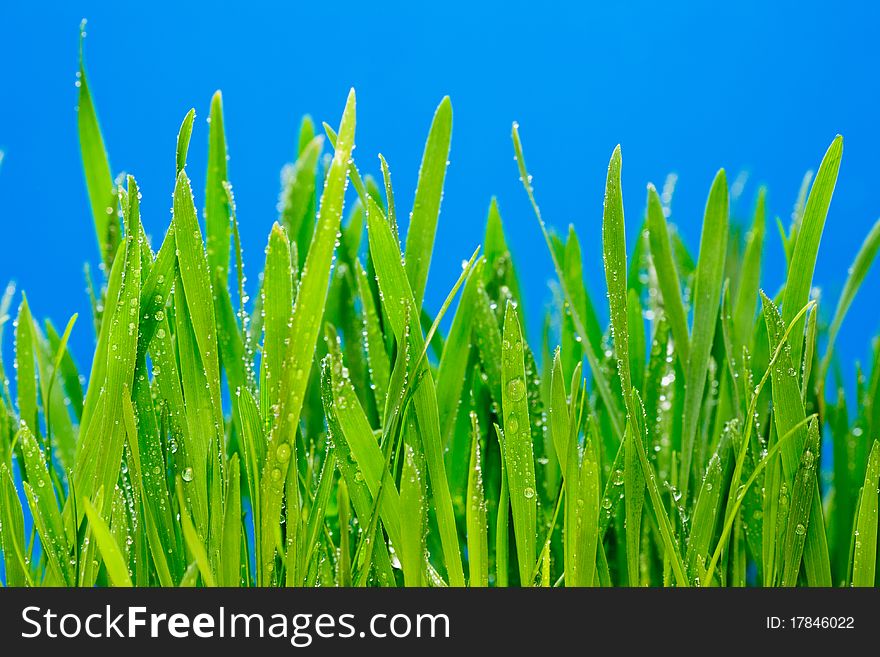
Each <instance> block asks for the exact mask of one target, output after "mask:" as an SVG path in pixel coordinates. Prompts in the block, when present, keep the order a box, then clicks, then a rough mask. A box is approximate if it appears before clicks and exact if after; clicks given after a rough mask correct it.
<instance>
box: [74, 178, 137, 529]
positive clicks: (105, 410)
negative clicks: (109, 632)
mask: <svg viewBox="0 0 880 657" xmlns="http://www.w3.org/2000/svg"><path fill="white" fill-rule="evenodd" d="M128 191H129V193H128V195H127V200H128V208H127V211H126V212H125V213H124V214H125V220H126V226H125V227H126V234H125V240H124V242H123V247H122V249H123V250H122V251H121V252H120V256H121V257H120V258H118V260H119V262H120V265H119V269H118V270H117V271H118V272H119V274H118V276H119V278H118V279H117V280H118V287H116V286H112V285H111V286H108V297H107V298H108V310H107V311H106V312H107V313H109V314H108V317H109V321H107V322H104V323H102V324H105V325H106V333H105V332H104V328H105V327H104V325H102V330H101V333H102V336H101V337H102V338H105V340H104V343H103V344H102V339H101V338H99V340H98V349H99V350H100V349H102V348H103V351H99V352H97V353H96V355H95V358H96V360H97V361H99V362H100V361H103V363H104V364H103V366H102V367H101V368H100V369H98V370H97V372H98V374H99V378H97V379H95V378H94V377H95V374H93V380H92V385H91V386H89V388H90V390H89V393H91V389H92V386H95V385H97V386H98V388H97V391H96V392H97V395H96V396H95V397H94V398H93V399H94V401H93V404H94V406H93V407H92V408H93V410H94V411H95V413H97V414H92V413H89V414H88V415H87V411H86V410H84V411H83V426H82V427H81V429H80V436H81V437H80V441H79V445H78V450H77V456H76V467H75V469H74V473H73V475H74V477H73V478H74V483H75V485H76V491H77V493H78V494H79V495H81V496H83V497H86V498H89V499H92V500H94V499H95V496H96V494H97V492H98V490H99V489H102V488H103V490H105V491H107V490H111V491H112V490H114V488H115V486H116V480H117V478H118V476H119V469H120V464H121V461H122V452H123V444H124V429H123V423H122V396H123V395H124V394H125V389H126V386H129V387H130V386H131V383H132V380H133V378H134V369H135V363H136V359H137V341H138V323H139V322H138V318H139V315H140V311H139V307H140V304H139V300H140V287H141V246H142V245H141V231H140V209H139V198H138V197H139V194H138V188H137V183H135V180H134V178H132V177H131V176H129V177H128ZM114 269H116V267H114ZM112 279H113V275H112V274H111V281H112ZM111 291H112V293H113V294H112V295H111ZM111 302H112V303H111ZM111 308H112V310H111ZM93 372H95V370H94V369H93ZM88 407H89V394H87V396H86V409H88ZM111 502H112V496H111V495H105V496H104V499H103V503H104V505H105V506H104V507H103V508H101V509H99V511H100V512H101V513H102V514H103V515H107V512H108V511H109V508H110V507H109V504H110V503H111Z"/></svg>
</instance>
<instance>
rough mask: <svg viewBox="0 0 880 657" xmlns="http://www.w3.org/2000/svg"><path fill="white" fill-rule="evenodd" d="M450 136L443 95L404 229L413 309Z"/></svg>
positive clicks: (427, 262)
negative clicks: (405, 228) (407, 221)
mask: <svg viewBox="0 0 880 657" xmlns="http://www.w3.org/2000/svg"><path fill="white" fill-rule="evenodd" d="M451 139H452V103H451V102H450V100H449V96H447V97H445V98H444V99H443V100H442V101H441V102H440V105H438V107H437V111H436V112H435V113H434V120H433V121H432V122H431V130H430V132H429V133H428V141H427V143H426V144H425V152H424V154H423V155H422V165H421V167H419V180H418V183H417V185H416V198H415V201H414V203H413V211H412V214H411V215H410V221H409V227H408V228H407V232H406V252H405V256H406V274H407V277H408V279H409V283H410V287H411V288H412V293H413V298H414V299H415V302H416V306H415V307H416V311H418V310H420V309H421V307H422V298H423V297H424V295H425V284H426V283H427V281H428V269H429V267H430V266H431V254H432V252H433V250H434V235H435V234H436V232H437V218H438V217H439V215H440V201H441V199H442V198H443V180H444V178H445V177H446V165H447V160H448V159H449V144H450V141H451Z"/></svg>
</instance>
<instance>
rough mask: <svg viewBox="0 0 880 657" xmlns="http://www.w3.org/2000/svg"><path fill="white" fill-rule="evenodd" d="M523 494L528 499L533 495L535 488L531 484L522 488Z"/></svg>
mask: <svg viewBox="0 0 880 657" xmlns="http://www.w3.org/2000/svg"><path fill="white" fill-rule="evenodd" d="M523 495H525V497H526V499H527V500H530V499H532V498H533V497H534V496H535V489H534V488H532V487H531V486H528V487H526V489H525V490H523Z"/></svg>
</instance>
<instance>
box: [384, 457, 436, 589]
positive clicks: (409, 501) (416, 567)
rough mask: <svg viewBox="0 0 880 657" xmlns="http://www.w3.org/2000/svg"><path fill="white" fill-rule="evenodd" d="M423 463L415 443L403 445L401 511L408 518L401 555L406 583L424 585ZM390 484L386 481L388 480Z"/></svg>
mask: <svg viewBox="0 0 880 657" xmlns="http://www.w3.org/2000/svg"><path fill="white" fill-rule="evenodd" d="M423 469H424V466H423V465H421V464H420V463H419V457H418V456H417V454H416V453H415V451H414V450H413V448H412V445H409V444H407V445H405V446H404V454H403V470H402V472H401V474H400V512H401V514H402V517H403V518H406V522H404V523H401V545H400V556H401V563H402V564H403V582H404V586H408V587H414V586H423V581H424V580H423V576H422V572H423V570H424V568H423V566H422V562H423V561H424V554H425V533H426V531H427V506H428V503H427V499H426V494H425V480H424V477H423V475H422V471H423ZM386 485H387V484H386Z"/></svg>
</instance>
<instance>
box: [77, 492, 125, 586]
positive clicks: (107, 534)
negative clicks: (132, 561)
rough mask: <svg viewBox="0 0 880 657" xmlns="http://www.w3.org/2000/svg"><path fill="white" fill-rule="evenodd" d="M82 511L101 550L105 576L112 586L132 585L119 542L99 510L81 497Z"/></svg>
mask: <svg viewBox="0 0 880 657" xmlns="http://www.w3.org/2000/svg"><path fill="white" fill-rule="evenodd" d="M82 504H83V511H85V514H86V517H87V518H88V519H89V527H90V528H91V531H92V533H93V534H94V536H95V542H96V543H97V544H98V550H99V551H100V552H101V558H102V559H103V560H104V566H105V567H106V568H107V576H108V577H109V579H110V583H111V584H112V585H113V586H124V587H127V588H131V587H132V586H134V585H133V584H132V582H131V575H130V574H129V572H128V564H127V563H126V560H125V557H124V556H123V555H122V551H121V550H120V548H119V544H118V543H117V542H116V539H115V538H113V534H112V533H111V531H110V528H109V527H108V526H107V523H106V522H104V519H103V518H102V517H101V514H100V512H99V511H98V510H97V509H95V507H93V506H92V503H91V502H89V500H88V498H85V497H84V498H82Z"/></svg>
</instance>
